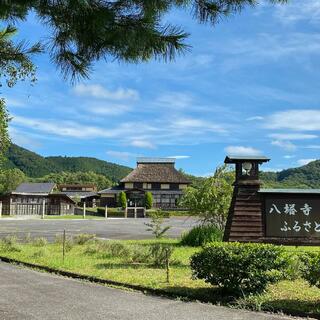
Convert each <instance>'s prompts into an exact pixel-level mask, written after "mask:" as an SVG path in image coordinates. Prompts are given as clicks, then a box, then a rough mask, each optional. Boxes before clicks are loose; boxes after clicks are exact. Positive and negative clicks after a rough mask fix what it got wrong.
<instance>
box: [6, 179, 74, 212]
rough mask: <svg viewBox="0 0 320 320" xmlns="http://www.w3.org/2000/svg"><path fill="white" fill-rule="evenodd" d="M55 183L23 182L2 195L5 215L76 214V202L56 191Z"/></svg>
mask: <svg viewBox="0 0 320 320" xmlns="http://www.w3.org/2000/svg"><path fill="white" fill-rule="evenodd" d="M55 188H56V185H55V184H54V183H22V184H20V185H19V186H18V188H17V189H16V190H15V191H13V192H11V193H9V194H6V195H3V196H1V197H0V201H1V202H2V214H3V215H42V214H45V215H65V214H74V208H75V202H74V201H73V200H72V199H71V198H70V197H69V196H67V195H66V194H63V193H56V192H54V191H55Z"/></svg>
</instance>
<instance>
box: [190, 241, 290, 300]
mask: <svg viewBox="0 0 320 320" xmlns="http://www.w3.org/2000/svg"><path fill="white" fill-rule="evenodd" d="M287 268H288V259H287V258H286V256H285V254H284V249H283V248H282V247H280V246H274V245H269V244H240V243H212V244H210V245H208V246H207V247H205V248H204V249H203V250H202V251H201V252H199V253H196V254H195V255H193V256H192V257H191V269H192V271H193V276H194V277H195V278H198V279H204V280H205V282H207V283H210V284H212V285H216V286H219V287H221V288H223V289H224V290H225V291H227V292H229V293H231V294H233V295H235V296H240V295H241V294H243V295H246V294H251V293H261V292H263V291H264V290H265V289H266V287H267V285H268V284H269V283H274V282H276V281H278V280H280V279H281V278H283V274H284V272H285V270H286V269H287Z"/></svg>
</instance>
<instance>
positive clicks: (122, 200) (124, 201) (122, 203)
mask: <svg viewBox="0 0 320 320" xmlns="http://www.w3.org/2000/svg"><path fill="white" fill-rule="evenodd" d="M118 205H119V207H121V208H122V209H125V208H126V207H127V195H126V193H125V192H123V191H121V192H120V193H119V199H118Z"/></svg>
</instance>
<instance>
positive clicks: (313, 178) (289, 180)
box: [261, 160, 320, 189]
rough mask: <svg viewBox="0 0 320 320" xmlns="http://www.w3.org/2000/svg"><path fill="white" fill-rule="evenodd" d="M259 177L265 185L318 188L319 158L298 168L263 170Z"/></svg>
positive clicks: (319, 186) (319, 183) (319, 174)
mask: <svg viewBox="0 0 320 320" xmlns="http://www.w3.org/2000/svg"><path fill="white" fill-rule="evenodd" d="M261 178H262V180H263V182H264V186H265V187H273V188H277V187H278V188H314V189H320V160H316V161H312V162H310V163H309V164H307V165H305V166H302V167H299V168H292V169H287V170H283V171H280V172H263V173H262V174H261Z"/></svg>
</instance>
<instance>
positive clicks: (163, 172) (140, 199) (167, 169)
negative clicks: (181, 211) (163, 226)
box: [99, 158, 190, 209]
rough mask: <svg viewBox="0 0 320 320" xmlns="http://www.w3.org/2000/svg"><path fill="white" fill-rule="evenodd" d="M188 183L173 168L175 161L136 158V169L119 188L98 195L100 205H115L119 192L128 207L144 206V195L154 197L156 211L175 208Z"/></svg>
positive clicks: (123, 180) (122, 181) (103, 191)
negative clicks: (124, 196) (149, 193)
mask: <svg viewBox="0 0 320 320" xmlns="http://www.w3.org/2000/svg"><path fill="white" fill-rule="evenodd" d="M189 184H190V181H189V180H188V179H187V178H186V177H185V176H184V175H183V174H182V173H181V172H179V171H178V170H176V169H175V159H172V158H170V159H168V158H138V160H137V167H136V168H135V169H134V170H133V171H132V172H131V173H129V174H128V175H127V176H126V177H125V178H123V179H122V180H121V181H120V184H119V185H118V186H115V187H112V188H109V189H105V190H102V191H100V192H99V194H100V196H101V198H100V205H101V206H105V205H108V206H111V207H115V206H117V197H118V194H119V193H120V192H121V191H124V192H125V193H126V195H127V200H128V206H138V207H141V206H144V197H145V193H146V192H148V191H149V192H151V193H152V195H153V206H154V207H156V208H164V209H175V208H177V203H178V200H179V199H180V197H181V196H182V194H183V190H184V189H185V188H186V187H187V186H188V185H189Z"/></svg>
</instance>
